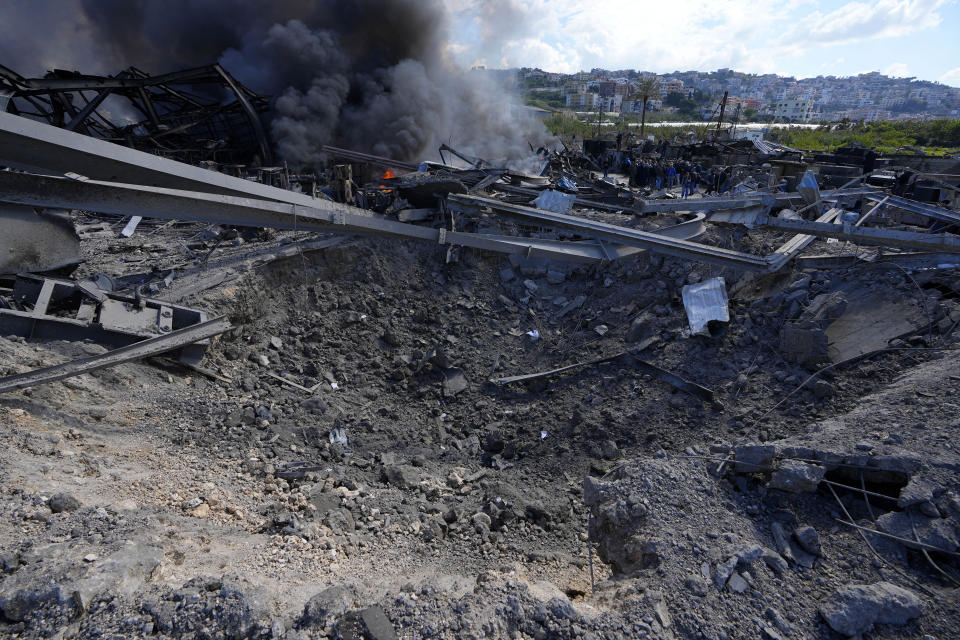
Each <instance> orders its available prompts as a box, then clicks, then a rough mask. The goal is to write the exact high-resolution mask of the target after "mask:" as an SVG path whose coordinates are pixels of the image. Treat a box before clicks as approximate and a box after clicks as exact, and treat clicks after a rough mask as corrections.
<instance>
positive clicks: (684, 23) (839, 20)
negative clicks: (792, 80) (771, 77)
mask: <svg viewBox="0 0 960 640" xmlns="http://www.w3.org/2000/svg"><path fill="white" fill-rule="evenodd" d="M955 1H956V0H876V1H875V2H868V1H867V0H840V2H839V3H833V2H831V3H829V8H827V6H826V5H828V3H827V2H826V1H825V0H801V1H800V2H796V1H795V0H794V1H790V2H788V1H787V0H712V1H707V0H672V1H671V2H668V3H644V2H637V1H636V0H604V1H602V2H599V3H596V4H595V5H591V6H590V7H586V6H585V5H584V3H583V2H582V0H445V2H446V4H447V6H448V8H449V9H450V11H451V13H452V14H453V16H454V20H455V22H456V23H457V24H460V25H463V24H468V25H469V27H468V28H467V29H454V39H455V40H457V42H459V43H461V44H464V45H465V49H464V50H463V51H461V52H458V53H457V54H456V56H455V59H456V60H458V61H459V62H460V63H461V64H464V65H468V64H470V63H471V62H472V61H474V60H478V59H483V60H486V61H487V62H488V63H489V64H490V65H492V66H539V67H541V68H544V69H547V70H550V71H573V70H579V69H576V68H574V67H580V68H583V69H586V70H589V69H591V68H593V67H603V68H607V69H625V68H627V69H638V70H644V71H655V72H658V73H667V72H671V71H677V70H689V69H700V70H708V69H716V68H720V67H732V68H735V69H737V70H740V71H748V72H754V73H773V72H778V71H782V70H784V69H785V68H793V69H795V70H799V71H806V72H809V71H813V70H814V69H816V68H817V67H818V66H819V63H820V62H821V61H822V60H823V56H821V55H817V56H816V57H817V60H816V62H815V63H810V62H809V59H810V57H811V54H812V53H813V52H812V51H811V48H815V49H819V50H820V51H817V52H816V53H817V54H819V53H820V52H822V51H823V50H824V49H825V48H826V47H833V46H834V45H840V46H847V47H849V46H850V45H851V44H853V43H860V42H866V41H871V40H877V39H882V38H890V39H893V38H903V37H905V36H907V37H909V36H910V34H918V33H919V32H921V31H923V30H928V29H933V28H936V27H937V26H940V28H941V30H944V27H945V25H944V24H942V23H944V21H945V20H946V19H947V17H948V16H949V15H950V14H949V13H948V12H947V11H946V10H945V9H944V7H946V5H947V4H950V3H952V2H955ZM838 4H839V6H838ZM951 19H952V18H951ZM464 34H467V35H464ZM915 37H918V36H915ZM897 44H898V45H900V44H903V46H905V47H911V46H915V45H911V44H910V43H908V42H902V43H901V42H897ZM911 51H912V50H911ZM838 53H843V54H847V52H846V51H842V50H841V51H838ZM827 55H828V54H827ZM890 56H891V57H893V56H897V57H898V58H900V60H905V61H906V62H909V63H910V64H911V66H912V67H914V70H915V71H914V72H916V64H917V63H916V62H915V61H913V59H912V58H911V57H910V56H909V55H906V54H903V53H901V54H900V55H898V54H897V52H896V51H895V50H894V48H893V47H891V48H890ZM846 57H847V60H848V61H851V58H857V59H858V60H857V61H856V62H853V61H851V62H850V64H854V63H855V64H863V63H864V62H865V60H859V58H861V57H862V56H861V55H859V53H851V54H850V55H847V56H846ZM894 60H895V59H894ZM894 60H890V59H889V58H888V59H886V60H884V59H880V60H877V61H876V62H875V63H874V64H876V65H877V66H878V67H879V68H882V67H883V66H884V65H891V64H893V63H894ZM811 64H812V66H813V68H808V69H804V67H810V66H811ZM844 64H846V63H845V61H844V60H843V58H840V59H839V60H836V62H835V63H833V64H831V62H830V61H827V62H826V65H825V66H824V67H822V68H823V69H824V70H832V71H834V72H836V71H839V70H840V69H841V65H844ZM897 70H898V75H902V73H906V71H905V70H902V69H900V68H897ZM901 71H902V73H900V72H901Z"/></svg>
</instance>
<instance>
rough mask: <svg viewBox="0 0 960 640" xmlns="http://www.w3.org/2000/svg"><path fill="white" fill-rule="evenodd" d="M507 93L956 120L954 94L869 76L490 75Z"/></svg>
mask: <svg viewBox="0 0 960 640" xmlns="http://www.w3.org/2000/svg"><path fill="white" fill-rule="evenodd" d="M496 73H501V74H504V75H505V76H506V77H505V78H504V79H506V80H508V82H510V83H511V84H513V85H514V87H516V88H519V89H522V90H524V91H528V92H530V95H534V96H536V98H537V99H538V100H540V101H542V102H544V103H546V104H548V105H549V106H551V107H555V108H558V109H570V110H574V111H600V110H602V111H604V112H608V113H638V114H639V113H640V112H641V111H642V110H643V99H642V96H641V91H640V88H641V86H642V85H643V84H644V83H646V82H650V81H651V80H652V81H653V83H654V91H653V93H652V96H653V97H650V98H649V99H648V100H647V110H648V112H659V113H661V114H678V115H681V116H685V117H690V118H699V117H705V118H706V117H710V116H711V114H712V113H713V111H714V109H715V108H716V107H717V104H718V102H719V101H720V100H721V99H722V97H723V95H724V93H726V94H727V96H728V97H727V110H728V113H730V114H734V113H737V114H739V115H740V117H741V119H744V120H767V121H771V120H772V121H778V122H820V121H837V120H843V119H848V120H854V121H865V122H873V121H877V120H927V119H934V118H955V117H957V116H958V115H960V89H958V88H955V87H951V86H948V85H945V84H941V83H939V82H927V81H922V80H917V79H916V78H894V77H890V76H886V75H884V74H882V73H880V72H877V71H873V72H870V73H863V74H860V75H856V76H850V77H838V76H832V75H829V76H817V77H814V78H802V79H797V78H794V77H785V76H779V75H776V74H772V73H769V74H763V75H756V74H751V73H741V72H739V71H734V70H732V69H718V70H717V71H710V72H704V71H675V72H673V73H667V74H660V75H658V74H654V73H650V72H646V71H635V70H632V69H621V70H615V71H611V70H607V69H591V70H590V71H589V72H586V71H581V72H579V73H575V74H562V73H551V72H549V71H544V70H543V69H538V68H521V69H516V70H508V71H506V72H503V71H498V72H496Z"/></svg>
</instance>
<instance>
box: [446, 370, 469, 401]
mask: <svg viewBox="0 0 960 640" xmlns="http://www.w3.org/2000/svg"><path fill="white" fill-rule="evenodd" d="M469 387H470V381H469V380H467V376H465V375H464V374H463V371H461V370H460V369H447V370H446V371H444V373H443V395H445V396H455V395H457V394H458V393H460V392H462V391H466V390H467V389H468V388H469Z"/></svg>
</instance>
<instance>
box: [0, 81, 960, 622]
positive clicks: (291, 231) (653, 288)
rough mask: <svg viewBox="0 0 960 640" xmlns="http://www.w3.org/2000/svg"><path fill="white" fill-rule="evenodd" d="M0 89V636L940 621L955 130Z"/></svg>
mask: <svg viewBox="0 0 960 640" xmlns="http://www.w3.org/2000/svg"><path fill="white" fill-rule="evenodd" d="M198 86H202V87H207V89H209V92H204V91H199V92H197V89H196V88H197V87H198ZM224 95H226V96H228V97H227V98H226V99H224V98H223V96H224ZM211 96H215V97H211ZM0 105H2V106H4V110H3V112H2V113H0V419H2V422H3V429H2V430H0V438H2V442H3V453H2V454H0V472H2V478H3V490H2V499H0V509H2V510H3V513H4V518H3V522H4V525H3V526H2V527H0V539H2V542H3V544H2V551H0V569H2V572H3V574H2V576H0V635H3V636H4V637H18V638H41V637H43V638H46V637H63V638H67V637H70V638H93V637H118V638H119V637H159V638H215V637H225V638H290V639H293V638H327V637H329V638H371V639H377V640H385V639H389V638H399V637H435V638H453V637H456V638H485V637H488V638H505V637H510V638H627V637H629V638H708V639H737V638H744V639H746V638H767V639H770V640H777V639H783V640H787V639H790V638H825V639H826V638H840V637H869V638H917V639H920V638H937V639H942V640H945V639H946V638H951V637H956V629H957V628H958V625H960V611H958V606H957V593H958V591H957V587H958V586H960V560H958V559H960V477H958V470H960V457H958V455H957V452H956V450H955V447H956V446H957V438H956V436H957V432H958V429H960V398H958V396H957V381H958V380H960V356H958V355H957V349H958V341H960V332H958V330H957V329H958V325H960V270H958V268H960V198H958V192H960V188H958V185H960V160H958V159H957V158H956V157H952V158H950V157H942V158H941V157H926V156H915V155H909V156H908V155H903V156H888V155H884V154H879V153H876V152H875V151H873V150H869V149H862V148H854V147H851V148H845V149H840V150H837V151H835V152H834V153H830V154H826V153H816V152H809V151H801V150H797V149H792V148H789V147H785V146H783V145H779V144H776V143H773V142H769V141H762V140H734V139H731V138H730V137H729V136H724V135H718V134H717V133H715V134H711V135H708V136H707V137H706V139H704V140H700V141H695V142H691V141H689V140H683V141H655V140H643V141H637V140H635V139H631V138H630V137H628V138H627V139H623V138H622V137H617V138H616V139H615V138H614V136H613V135H610V136H608V137H599V138H596V139H587V140H581V141H569V140H567V141H563V142H562V143H560V142H558V144H557V145H556V148H543V147H541V148H539V149H538V148H534V147H533V146H532V145H531V146H530V158H529V162H528V163H527V166H525V167H523V169H522V170H519V169H518V168H516V167H507V166H501V165H500V164H498V163H497V162H494V161H491V160H489V159H486V158H480V157H474V156H473V155H472V154H471V153H470V152H469V150H467V149H458V148H455V147H456V145H455V144H453V143H451V144H450V145H443V146H442V147H440V148H439V149H437V150H436V152H435V154H434V155H433V156H432V157H423V158H416V159H410V158H390V157H383V156H380V155H376V154H373V153H370V152H369V151H370V149H344V148H338V147H334V146H330V147H325V148H324V149H323V152H324V154H325V155H326V158H327V161H326V164H325V165H322V166H318V167H314V168H310V169H297V170H293V169H292V168H291V167H288V166H286V165H285V164H284V163H283V162H282V161H281V160H279V159H277V158H276V157H275V156H274V154H273V153H272V145H271V142H270V139H269V133H268V130H267V129H265V128H264V126H263V124H262V121H261V116H262V114H263V112H264V111H265V110H266V109H267V108H268V99H267V98H266V97H263V96H258V95H257V94H255V93H253V92H252V91H250V90H249V89H247V88H246V87H244V86H243V85H241V84H240V83H238V82H237V81H236V80H235V79H234V78H233V77H232V76H230V74H229V73H227V72H226V71H225V70H224V69H222V68H220V67H219V66H216V65H214V66H211V67H204V68H199V69H193V70H188V71H182V72H175V73H170V74H166V75H160V76H150V75H148V74H146V73H144V72H142V71H139V70H137V69H135V68H130V69H127V70H126V71H123V72H122V73H120V74H117V75H116V76H112V77H97V76H85V75H81V74H77V73H74V72H59V71H58V72H52V73H50V74H48V75H47V76H46V77H44V78H35V79H29V78H24V77H21V76H19V75H18V74H16V73H15V72H13V71H10V70H8V69H5V68H0ZM383 126H384V127H389V126H390V123H384V124H383ZM718 129H719V127H718ZM718 133H719V134H722V132H718ZM665 169H666V170H670V169H672V170H673V171H674V172H675V173H674V176H678V177H677V180H678V182H677V184H673V182H674V180H672V179H668V180H667V181H665V182H664V183H662V184H661V181H660V180H659V178H658V175H657V171H661V170H665ZM678 170H679V173H677V172H678ZM684 175H685V176H686V179H684ZM703 176H713V177H714V178H713V180H714V181H713V182H712V183H711V182H710V181H709V180H703ZM661 177H662V176H661ZM672 177H673V176H669V175H668V178H672ZM721 177H722V178H721ZM721 183H722V186H721ZM718 187H719V188H718ZM705 191H709V192H710V194H709V195H706V194H705Z"/></svg>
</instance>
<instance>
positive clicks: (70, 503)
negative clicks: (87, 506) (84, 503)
mask: <svg viewBox="0 0 960 640" xmlns="http://www.w3.org/2000/svg"><path fill="white" fill-rule="evenodd" d="M47 506H48V507H50V511H52V512H54V513H61V512H63V511H76V510H77V509H79V508H80V501H79V500H77V499H76V498H74V497H73V496H72V495H70V494H69V493H57V494H54V495H52V496H50V499H49V500H47Z"/></svg>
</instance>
